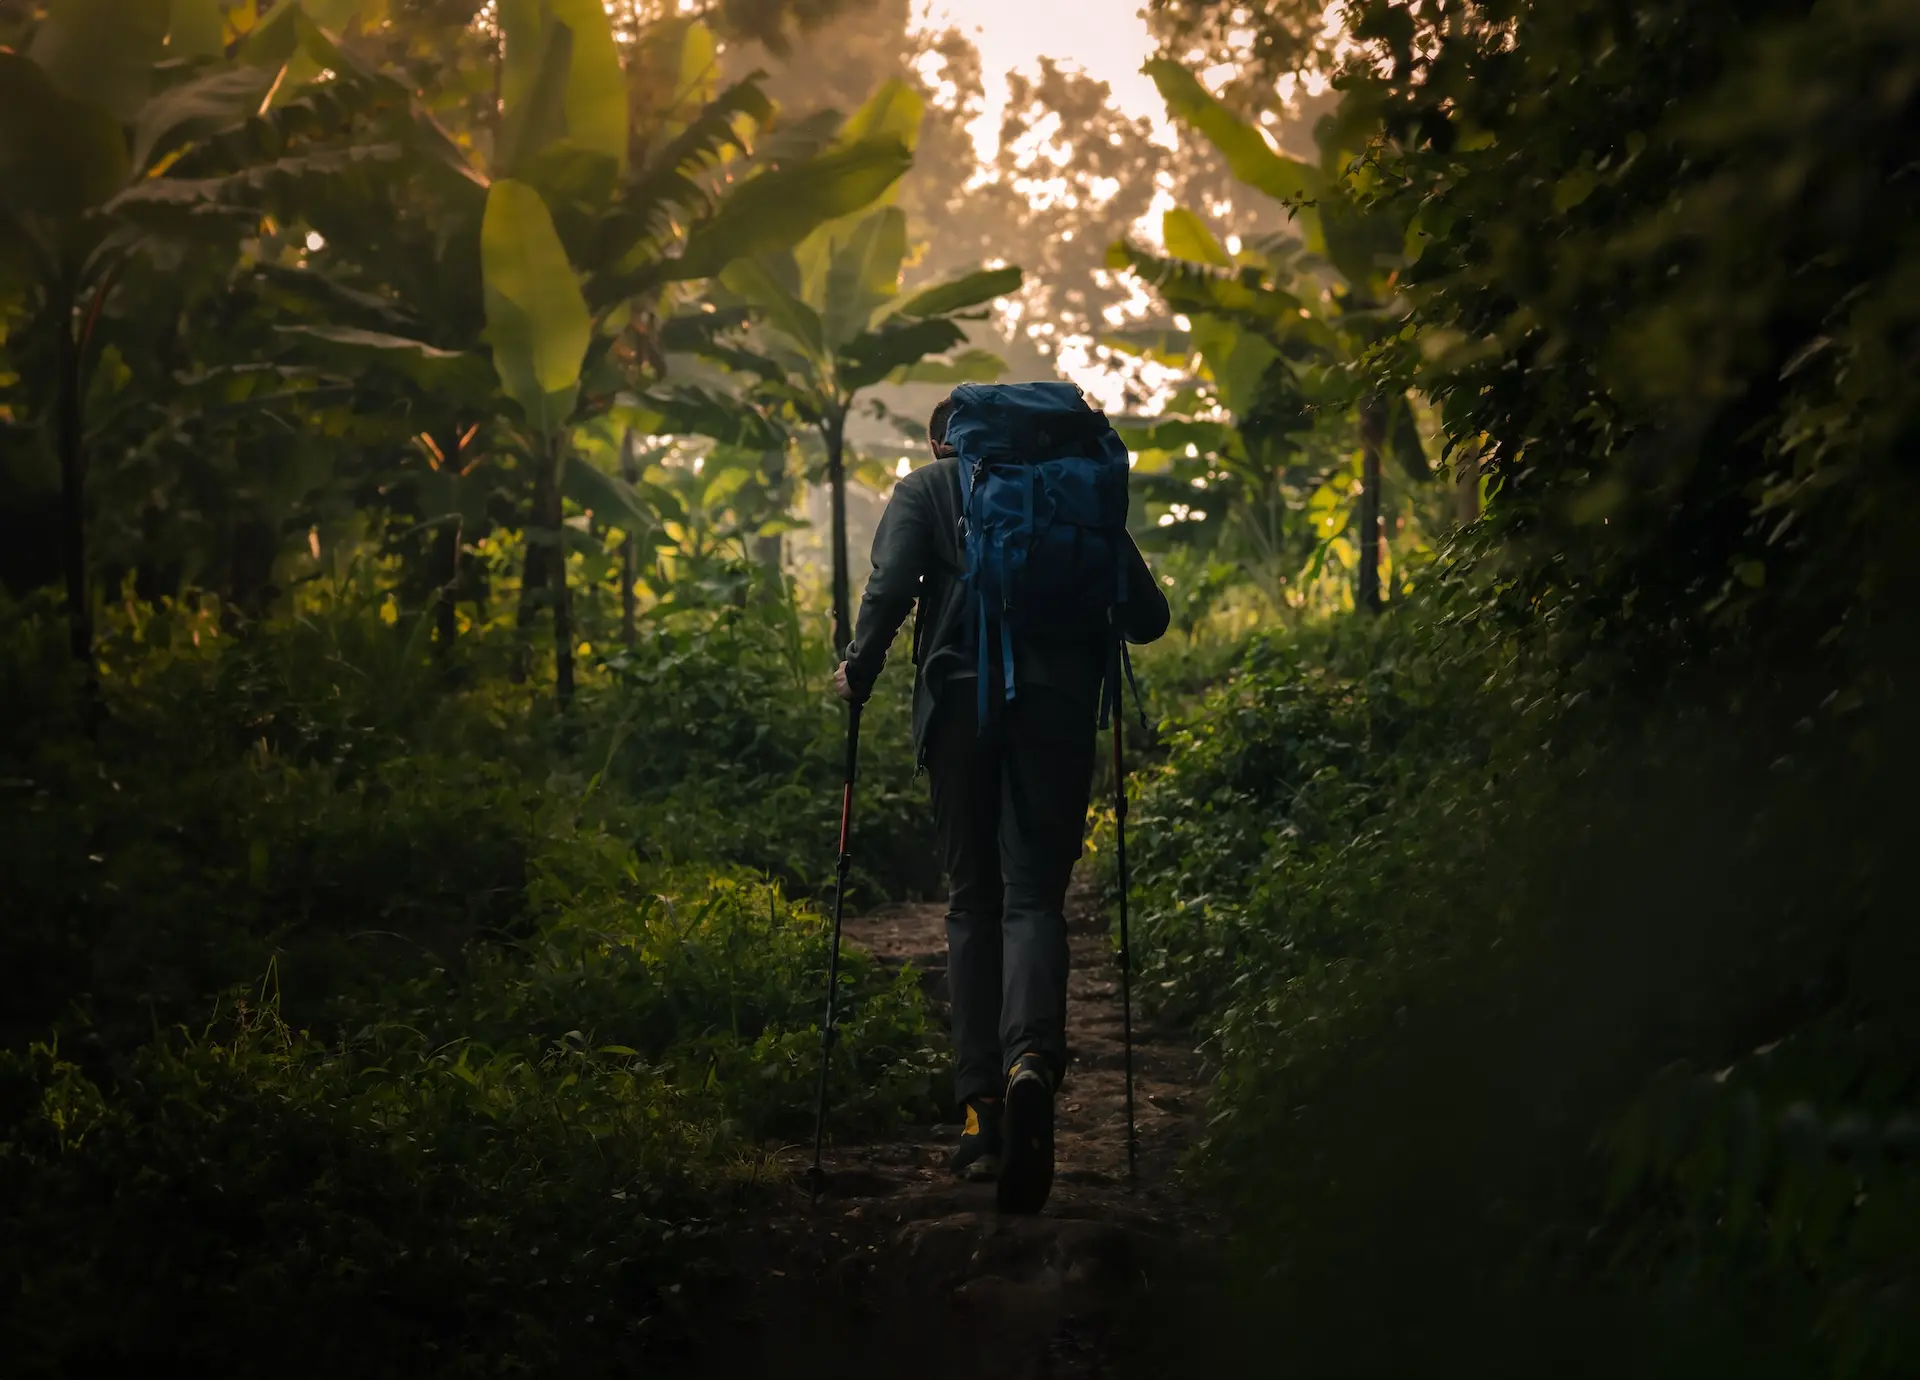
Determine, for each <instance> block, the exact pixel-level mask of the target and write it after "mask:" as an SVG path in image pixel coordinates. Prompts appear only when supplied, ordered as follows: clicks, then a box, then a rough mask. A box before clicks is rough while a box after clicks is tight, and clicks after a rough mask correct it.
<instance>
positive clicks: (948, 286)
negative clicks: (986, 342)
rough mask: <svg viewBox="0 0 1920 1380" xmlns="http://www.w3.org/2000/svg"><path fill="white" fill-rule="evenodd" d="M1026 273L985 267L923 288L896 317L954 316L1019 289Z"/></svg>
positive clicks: (897, 309) (1010, 269)
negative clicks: (955, 313)
mask: <svg viewBox="0 0 1920 1380" xmlns="http://www.w3.org/2000/svg"><path fill="white" fill-rule="evenodd" d="M1022 281H1023V275H1022V274H1021V272H1020V270H1019V269H1017V268H983V269H978V270H976V271H975V272H972V273H966V274H962V275H961V276H960V277H958V278H951V279H949V280H947V281H946V282H944V283H936V284H935V285H934V286H932V287H930V288H922V289H921V290H920V291H919V292H916V293H915V294H914V295H913V296H911V297H909V298H908V299H907V300H906V301H904V302H902V303H901V304H900V305H899V306H898V307H896V308H894V313H893V314H894V315H895V316H904V317H908V318H910V319H914V320H918V319H920V318H922V317H928V316H950V315H952V314H953V313H954V312H957V311H965V310H966V309H967V308H969V307H978V306H983V305H985V304H986V303H988V302H991V301H993V300H994V299H995V298H996V297H1005V296H1007V295H1008V294H1009V293H1014V292H1018V291H1019V290H1020V284H1021V282H1022Z"/></svg>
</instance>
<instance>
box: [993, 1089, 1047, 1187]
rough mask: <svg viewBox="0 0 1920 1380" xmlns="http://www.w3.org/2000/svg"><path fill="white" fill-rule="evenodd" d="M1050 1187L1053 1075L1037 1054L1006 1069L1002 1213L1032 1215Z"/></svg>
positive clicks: (1001, 1158) (1002, 1139)
mask: <svg viewBox="0 0 1920 1380" xmlns="http://www.w3.org/2000/svg"><path fill="white" fill-rule="evenodd" d="M1052 1189H1053V1074H1052V1073H1051V1072H1050V1071H1049V1070H1048V1068H1047V1065H1046V1061H1045V1060H1043V1059H1042V1058H1041V1057H1040V1056H1039V1055H1037V1054H1023V1055H1021V1056H1020V1057H1019V1059H1018V1060H1016V1061H1015V1062H1014V1065H1013V1067H1012V1068H1011V1069H1009V1070H1008V1071H1007V1097H1006V1116H1005V1124H1004V1126H1003V1127H1002V1138H1001V1148H1000V1186H999V1193H998V1199H999V1205H1000V1211H1002V1212H1038V1211H1040V1209H1041V1208H1042V1207H1044V1206H1045V1205H1046V1201H1047V1194H1048V1193H1049V1192H1051V1191H1052Z"/></svg>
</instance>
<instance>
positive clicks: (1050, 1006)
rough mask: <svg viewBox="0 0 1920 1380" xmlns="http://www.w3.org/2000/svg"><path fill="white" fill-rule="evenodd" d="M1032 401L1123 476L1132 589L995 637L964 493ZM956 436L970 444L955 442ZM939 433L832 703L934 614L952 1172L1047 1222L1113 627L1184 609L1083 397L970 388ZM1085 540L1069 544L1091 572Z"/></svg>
mask: <svg viewBox="0 0 1920 1380" xmlns="http://www.w3.org/2000/svg"><path fill="white" fill-rule="evenodd" d="M1035 399H1038V400H1040V404H1041V405H1042V406H1044V407H1050V408H1053V409H1055V410H1054V411H1053V412H1051V413H1046V414H1043V415H1046V416H1064V417H1065V418H1066V422H1067V424H1068V425H1069V426H1070V427H1077V428H1079V429H1080V430H1081V431H1084V432H1086V433H1087V434H1088V435H1090V436H1093V437H1095V438H1097V440H1096V445H1097V446H1098V447H1099V448H1100V453H1101V454H1102V455H1103V456H1104V457H1105V459H1104V462H1103V463H1105V464H1106V465H1107V466H1108V467H1109V468H1111V467H1112V466H1114V465H1115V464H1117V466H1118V471H1119V472H1118V474H1117V475H1110V476H1109V478H1108V481H1107V482H1108V483H1109V484H1110V485H1117V489H1115V488H1112V487H1110V488H1109V489H1108V491H1107V492H1108V494H1109V496H1110V497H1114V496H1116V495H1117V502H1115V503H1113V504H1112V505H1110V508H1111V509H1116V510H1117V511H1115V512H1113V514H1112V516H1113V522H1112V530H1111V532H1110V534H1108V535H1110V536H1111V539H1112V542H1111V544H1112V549H1111V550H1110V551H1109V553H1108V555H1107V561H1108V567H1107V568H1108V569H1110V570H1113V571H1114V572H1115V574H1114V575H1111V576H1108V577H1106V579H1107V580H1109V581H1110V582H1111V583H1112V584H1118V583H1121V581H1122V578H1123V581H1124V588H1125V594H1124V597H1118V592H1117V590H1115V589H1113V588H1111V587H1105V588H1102V589H1099V590H1096V591H1080V592H1079V593H1080V599H1079V601H1078V602H1077V603H1075V604H1073V605H1070V607H1069V612H1068V614H1067V616H1066V617H1065V618H1064V619H1054V620H1052V621H1050V622H1049V623H1048V624H1047V625H1046V627H1045V629H1044V632H1042V631H1039V630H1036V629H1034V628H1033V627H1032V621H1033V620H1030V621H1029V622H1028V624H1027V625H1026V626H1020V625H1018V622H1019V620H1011V619H1010V620H1007V622H1008V623H1012V624H1016V625H1014V626H1006V627H1003V626H995V625H996V624H998V623H999V622H1000V620H999V619H997V617H989V616H988V615H987V613H986V612H983V611H982V609H981V607H980V601H979V600H975V599H973V598H971V597H970V590H969V588H968V582H967V569H968V556H967V548H966V542H967V536H966V532H965V528H964V526H963V517H964V514H965V512H966V509H965V507H964V504H965V497H964V494H963V488H965V489H966V490H967V491H971V489H972V486H973V484H974V483H975V482H976V481H977V479H978V475H979V474H980V473H981V471H977V470H974V469H973V468H972V467H971V466H972V462H973V461H974V459H975V458H976V451H977V449H978V444H977V443H980V442H981V438H983V437H984V438H985V440H984V444H986V446H987V448H988V449H993V442H994V441H995V439H996V438H995V437H994V436H993V434H992V428H993V427H994V425H995V424H996V416H997V415H998V414H996V413H995V412H994V411H993V409H994V408H996V407H1000V406H1002V405H1003V404H1007V403H1011V404H1012V405H1013V407H1014V408H1015V410H1017V408H1018V407H1019V406H1021V405H1026V404H1029V403H1031V402H1032V401H1033V400H1035ZM956 409H958V420H956ZM950 424H951V427H952V431H953V435H954V436H955V438H956V439H957V440H958V439H961V438H965V440H964V441H963V444H962V446H961V447H958V448H957V447H956V446H955V445H950V444H949V443H948V436H949V428H950ZM1039 434H1041V435H1042V436H1045V435H1046V433H1045V432H1041V433H1039ZM927 438H928V440H929V441H930V442H931V444H932V448H933V455H934V460H933V463H932V464H930V465H925V466H922V467H921V468H919V469H917V470H914V471H913V472H912V473H910V474H908V475H907V476H906V478H904V479H902V480H901V481H900V483H899V485H898V486H897V487H896V488H895V489H894V491H893V496H892V498H891V499H890V500H889V501H888V504H887V507H886V511H885V513H884V514H883V515H882V517H881V519H880V525H879V528H878V530H877V531H876V532H875V534H874V539H873V574H872V577H871V579H869V581H868V583H867V588H866V593H865V596H864V597H863V598H862V600H861V602H860V615H859V620H858V624H857V627H856V631H855V634H854V638H853V641H852V643H851V645H850V646H849V647H848V649H847V654H846V660H845V661H844V662H842V663H841V665H840V666H839V668H838V669H837V670H836V671H835V672H834V689H835V692H836V693H838V694H839V695H840V697H841V698H842V699H845V700H847V701H849V702H851V703H853V704H864V703H865V702H866V699H867V697H868V696H869V695H870V694H871V693H872V690H873V684H874V681H875V680H876V679H877V678H878V676H879V674H880V670H881V667H882V666H883V665H884V663H885V661H886V656H887V650H888V648H889V647H890V646H891V645H892V643H893V640H894V637H895V635H896V634H897V633H898V632H899V630H900V626H901V624H902V623H903V622H904V621H905V619H906V617H907V614H908V613H909V611H912V610H913V609H914V606H915V603H916V601H917V603H918V606H919V607H918V612H917V615H916V617H915V621H914V636H913V659H914V665H915V667H916V674H915V680H914V695H913V730H914V741H915V746H916V749H917V752H918V759H917V760H918V764H919V765H920V766H921V767H924V768H925V769H926V771H927V773H928V776H929V777H930V780H931V785H932V795H933V811H934V820H935V826H936V829H937V831H938V835H939V845H940V852H941V860H942V864H943V868H944V870H945V872H946V875H947V878H948V888H949V890H948V911H947V982H948V987H949V992H950V995H951V998H952V1009H953V1043H954V1049H955V1051H956V1070H955V1095H956V1098H957V1100H958V1102H959V1103H960V1104H961V1105H962V1106H963V1107H964V1108H965V1113H966V1125H965V1129H964V1132H963V1134H962V1136H961V1139H960V1143H959V1146H958V1147H957V1149H956V1150H955V1152H954V1155H953V1158H952V1165H951V1167H952V1169H953V1172H954V1173H955V1174H957V1175H959V1176H960V1177H962V1178H965V1179H969V1180H974V1181H988V1180H995V1179H997V1180H998V1190H997V1191H998V1197H999V1202H1000V1206H1001V1207H1002V1208H1003V1209H1005V1210H1009V1211H1025V1212H1033V1211H1038V1210H1039V1208H1040V1207H1041V1206H1042V1205H1043V1204H1044V1203H1045V1201H1046V1197H1047V1193H1048V1191H1049V1189H1050V1187H1051V1185H1052V1181H1053V1097H1054V1092H1055V1090H1056V1089H1057V1088H1058V1087H1059V1085H1060V1081H1061V1079H1062V1077H1063V1076H1064V1075H1065V1073H1066V1064H1067V1024H1066V1005H1067V953H1068V949H1067V925H1066V916H1065V902H1066V893H1067V885H1068V882H1069V880H1070V878H1071V875H1072V871H1073V866H1074V863H1075V862H1076V861H1077V860H1078V859H1079V857H1080V854H1081V851H1082V846H1083V836H1084V832H1085V828H1086V819H1087V804H1088V799H1089V796H1090V794H1091V791H1092V787H1093V765H1094V753H1095V746H1096V742H1095V739H1096V734H1097V732H1098V730H1099V726H1100V722H1101V720H1102V718H1103V716H1104V713H1105V712H1107V711H1108V710H1111V711H1112V712H1118V689H1119V687H1118V685H1117V681H1118V679H1119V671H1118V667H1119V662H1120V648H1119V645H1118V640H1117V639H1116V636H1115V633H1116V628H1115V626H1114V625H1115V624H1116V623H1117V624H1118V627H1117V631H1118V633H1119V634H1120V636H1122V637H1124V638H1125V640H1126V641H1127V642H1130V643H1134V644H1142V643H1147V642H1152V641H1154V640H1155V639H1157V638H1159V637H1160V636H1161V635H1162V634H1163V633H1165V632H1166V630H1167V623H1168V611H1167V601H1166V596H1165V595H1163V594H1162V593H1161V591H1160V588H1159V586H1158V585H1157V584H1156V583H1155V582H1154V579H1153V576H1152V574H1151V573H1150V572H1149V571H1148V569H1147V564H1146V562H1145V560H1143V559H1142V558H1141V555H1140V551H1139V548H1138V547H1136V546H1135V545H1134V542H1133V539H1132V538H1131V537H1130V536H1128V535H1126V531H1125V482H1126V469H1125V466H1126V451H1125V447H1124V446H1123V445H1121V443H1120V442H1119V441H1118V439H1117V438H1116V437H1114V435H1113V433H1112V430H1111V428H1110V427H1108V425H1107V423H1106V419H1105V418H1104V417H1102V416H1100V415H1099V414H1098V413H1097V412H1093V411H1092V410H1091V409H1089V408H1088V407H1087V405H1086V404H1085V402H1084V401H1082V400H1081V399H1080V397H1079V390H1077V389H1075V388H1073V387H1072V386H1071V385H1066V384H1026V385H1017V386H1012V387H1001V388H990V387H978V386H963V387H961V388H958V389H956V390H954V393H953V395H951V396H950V397H948V398H947V399H945V400H944V401H942V402H941V403H940V404H939V405H938V406H937V407H935V408H934V410H933V415H932V417H931V419H930V420H929V422H928V427H927ZM962 450H964V452H965V454H964V458H963V455H962ZM1001 453H1002V455H1004V454H1005V448H1004V446H1002V448H1001ZM1036 458H1042V459H1044V458H1048V457H1046V456H1040V457H1036ZM963 463H964V464H967V465H968V466H969V468H968V472H967V474H966V475H965V476H963V474H962V465H963ZM1070 463H1082V462H1070ZM1084 463H1085V464H1087V465H1092V464H1094V463H1096V462H1094V461H1086V462H1084ZM963 477H964V478H965V479H966V480H967V481H968V482H967V484H966V485H965V486H963ZM1013 511H1015V512H1016V513H1018V511H1019V507H1018V504H1017V503H1016V504H1015V505H1014V508H1013ZM1026 515H1027V517H1028V519H1029V520H1030V519H1031V516H1032V505H1031V503H1029V504H1028V505H1027V514H1026ZM982 525H983V526H984V525H985V520H984V519H983V522H982ZM1088 535H1089V534H1088V533H1086V532H1076V533H1073V534H1071V536H1072V539H1073V541H1074V546H1073V551H1074V553H1075V556H1076V558H1077V557H1078V555H1079V552H1080V549H1081V548H1080V545H1079V542H1080V538H1082V537H1084V536H1088ZM1095 535H1096V536H1097V535H1098V534H1095ZM975 559H976V560H978V559H979V557H978V556H977V555H976V557H975ZM1003 578H1004V576H1003ZM983 643H984V647H983ZM1008 651H1011V653H1012V655H1011V661H1012V669H1013V673H1012V675H1011V676H1009V675H1008V667H1007V660H1008V657H1007V652H1008ZM983 652H984V654H983ZM983 674H984V675H985V677H986V680H987V685H985V686H983V685H981V684H980V679H981V677H982V675H983ZM1009 690H1010V691H1011V694H1009V693H1007V692H1008V691H1009ZM1103 696H1105V697H1107V699H1103ZM1108 699H1110V700H1111V703H1108V702H1107V700H1108ZM982 706H985V710H986V713H985V724H984V731H983V730H982V722H981V708H982Z"/></svg>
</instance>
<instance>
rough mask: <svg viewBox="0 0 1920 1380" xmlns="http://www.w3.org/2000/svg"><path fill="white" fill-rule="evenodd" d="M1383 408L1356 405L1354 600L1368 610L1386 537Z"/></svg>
mask: <svg viewBox="0 0 1920 1380" xmlns="http://www.w3.org/2000/svg"><path fill="white" fill-rule="evenodd" d="M1386 431H1387V409H1386V407H1385V405H1384V404H1383V403H1382V402H1381V400H1380V399H1378V398H1369V399H1367V401H1366V402H1364V403H1362V404H1361V405H1360V448H1361V475H1360V521H1359V532H1358V534H1357V537H1356V540H1355V545H1356V546H1357V547H1358V548H1359V551H1358V554H1359V558H1360V581H1359V589H1358V591H1357V592H1356V594H1355V599H1354V602H1355V603H1357V604H1358V605H1359V606H1360V607H1361V608H1363V609H1365V610H1366V611H1367V612H1368V613H1378V612H1379V611H1380V604H1381V598H1380V565H1381V561H1380V547H1381V544H1382V543H1383V542H1384V541H1385V540H1386V535H1385V533H1384V531H1383V530H1382V527H1381V520H1380V448H1381V446H1382V444H1383V443H1384V442H1385V440H1386Z"/></svg>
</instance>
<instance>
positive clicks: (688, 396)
mask: <svg viewBox="0 0 1920 1380" xmlns="http://www.w3.org/2000/svg"><path fill="white" fill-rule="evenodd" d="M640 401H641V402H642V403H643V404H644V405H645V406H647V407H648V408H651V409H652V410H653V412H654V413H655V414H656V416H657V418H658V420H657V422H656V423H655V428H654V429H655V430H657V431H658V432H660V433H662V434H671V435H676V436H711V437H712V438H713V439H714V440H716V441H719V442H721V443H722V444H723V445H729V446H740V447H742V448H744V449H747V450H755V451H768V450H779V449H781V448H783V447H784V446H785V445H786V443H787V438H786V436H785V435H784V434H783V433H782V432H781V430H780V429H779V428H778V427H777V426H775V425H773V424H772V423H771V422H769V421H768V420H767V419H766V418H765V417H763V416H761V415H760V414H759V413H758V412H756V411H754V409H753V408H751V407H748V406H747V405H746V404H744V403H742V402H741V401H740V400H739V399H737V398H730V397H728V396H726V395H725V394H722V393H716V392H714V391H712V390H711V389H706V388H693V387H679V388H668V389H656V390H655V391H653V392H651V393H647V394H645V395H644V396H643V397H642V398H641V399H640Z"/></svg>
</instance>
